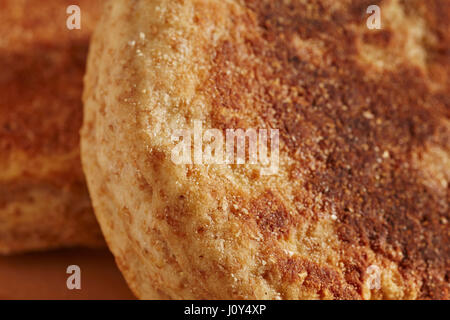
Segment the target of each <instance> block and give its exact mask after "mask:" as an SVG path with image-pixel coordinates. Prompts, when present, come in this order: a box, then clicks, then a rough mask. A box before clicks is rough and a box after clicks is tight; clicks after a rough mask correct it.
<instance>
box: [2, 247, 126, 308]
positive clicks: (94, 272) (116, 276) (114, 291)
mask: <svg viewBox="0 0 450 320" xmlns="http://www.w3.org/2000/svg"><path fill="white" fill-rule="evenodd" d="M71 265H77V266H79V267H80V271H81V273H80V274H81V277H80V280H81V281H80V284H81V289H80V290H78V289H73V290H69V289H68V288H67V284H66V282H67V279H68V277H70V275H71V274H67V273H66V271H67V267H68V266H71ZM0 283H1V285H0V299H1V300H5V299H9V300H12V299H39V300H41V299H64V300H75V299H90V300H92V299H102V300H104V299H106V300H109V299H134V296H133V294H132V293H131V291H130V290H129V289H128V287H127V285H126V283H125V281H124V280H123V277H122V275H121V274H120V272H119V270H118V269H117V267H116V264H115V263H114V258H113V257H112V255H111V254H110V253H109V252H108V251H106V250H88V249H69V250H64V251H50V252H39V253H27V254H20V255H14V256H9V257H0Z"/></svg>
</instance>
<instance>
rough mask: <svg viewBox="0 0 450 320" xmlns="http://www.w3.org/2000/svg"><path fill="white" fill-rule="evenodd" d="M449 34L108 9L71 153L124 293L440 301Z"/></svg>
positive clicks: (424, 24) (209, 0) (266, 1)
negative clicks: (76, 148) (238, 134)
mask: <svg viewBox="0 0 450 320" xmlns="http://www.w3.org/2000/svg"><path fill="white" fill-rule="evenodd" d="M369 5H377V6H378V8H380V10H381V15H380V18H381V25H380V26H381V28H380V29H376V28H375V29H370V28H368V24H367V19H369V18H370V17H371V15H370V14H368V13H367V9H368V7H369ZM369 12H371V13H372V14H376V10H375V11H370V10H369ZM372 18H376V16H372ZM369 25H370V24H369ZM449 37H450V7H449V3H448V1H444V0H433V1H420V0H417V1H395V0H390V1H388V0H385V1H350V0H347V1H334V0H317V1H306V0H290V1H282V0H279V1H274V0H261V1H251V0H248V1H245V0H242V1H240V0H239V1H238V0H227V1H222V0H185V1H168V0H135V1H128V0H114V1H110V2H109V3H108V5H107V6H106V9H105V12H104V15H103V17H102V19H101V22H100V23H99V26H98V28H97V29H96V32H95V34H94V37H93V41H92V43H91V47H90V53H89V58H88V69H87V75H86V77H85V91H84V96H83V99H84V103H85V104H84V111H85V118H84V125H83V129H82V141H81V142H82V145H81V150H82V161H83V166H84V169H85V173H86V175H87V181H88V187H89V190H90V194H91V196H92V200H93V205H94V209H95V212H96V215H97V218H98V220H99V223H100V225H101V228H102V231H103V233H104V235H105V237H106V240H107V242H108V245H109V247H110V248H111V250H112V252H113V254H114V255H115V257H116V260H117V262H118V265H119V267H120V269H121V270H122V272H123V274H124V275H125V278H126V279H127V281H128V283H129V285H130V286H131V288H132V289H133V291H134V292H135V293H136V295H137V296H138V297H140V298H143V299H148V298H173V299H447V298H448V289H449V278H448V275H449V274H448V270H449V227H448V220H449V195H450V194H449V186H448V182H449V178H450V158H449V155H450V143H449V138H450V122H449V117H450V96H449V92H450V81H449V79H450V56H449V52H450V41H449V40H450V38H449ZM237 129H243V130H246V131H245V133H248V132H249V131H248V130H254V131H253V132H257V133H258V138H257V142H258V150H259V151H258V153H257V155H258V157H259V158H258V159H262V158H261V155H263V154H264V150H265V151H267V153H266V155H267V154H268V151H270V152H271V153H270V154H271V155H272V154H274V152H275V155H276V154H277V152H279V153H278V160H277V158H276V157H274V159H273V160H277V161H273V162H271V164H274V166H271V167H270V168H272V169H273V170H267V169H269V167H268V162H267V161H259V160H258V161H256V162H255V161H251V160H252V157H253V155H252V152H254V151H255V150H256V149H252V146H254V142H255V141H254V139H253V138H254V136H252V134H248V137H249V139H247V140H244V143H243V145H244V146H246V147H247V148H246V149H247V150H246V151H245V154H244V155H242V154H241V155H239V154H238V153H239V149H238V146H239V144H235V145H231V146H232V147H230V150H231V151H232V152H231V155H232V156H233V155H234V156H235V157H234V158H233V157H232V158H228V156H229V155H230V154H229V153H228V152H227V157H225V156H224V155H223V150H226V148H225V147H223V148H222V149H221V148H220V147H221V146H223V145H224V144H228V142H229V140H228V139H227V140H226V142H225V141H224V140H223V139H222V138H223V137H224V136H225V135H226V133H228V132H229V130H237ZM199 130H201V131H199ZM277 130H278V131H277ZM261 132H265V138H264V134H262V135H261ZM269 132H271V133H272V132H273V133H274V134H273V135H272V134H270V135H269ZM221 134H222V138H220V135H221ZM252 137H253V138H252ZM269 138H270V139H269ZM199 139H200V140H199ZM201 139H203V140H201ZM233 139H234V138H233ZM244 139H245V137H244ZM252 139H253V140H252ZM237 140H238V139H237ZM269 141H272V142H274V143H272V142H270V143H269ZM264 143H266V145H265V146H266V148H265V149H264V148H262V149H261V148H260V147H261V145H264ZM213 150H214V151H213ZM252 150H253V151H252ZM247 151H248V152H247ZM235 153H236V154H235ZM185 156H186V157H185ZM216 156H217V157H216ZM220 156H222V157H220ZM202 157H204V158H202ZM205 158H207V159H209V160H211V159H212V158H214V159H215V161H206V160H205ZM214 159H213V160H214ZM221 159H222V160H221ZM230 159H231V160H233V159H234V162H233V161H230ZM202 160H203V161H202ZM253 160H254V159H253ZM266 160H267V159H266Z"/></svg>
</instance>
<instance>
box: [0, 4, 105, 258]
mask: <svg viewBox="0 0 450 320" xmlns="http://www.w3.org/2000/svg"><path fill="white" fill-rule="evenodd" d="M70 5H78V6H79V8H80V9H81V29H80V30H69V29H68V28H67V26H66V20H67V19H68V18H69V16H70V15H71V14H73V12H70V13H67V12H66V10H67V8H68V7H69V6H70ZM100 9H101V1H87V0H86V1H57V0H50V1H34V0H33V1H23V0H2V1H0V20H1V21H2V22H1V25H0V70H1V72H0V253H15V252H21V251H27V250H40V249H48V248H56V247H65V246H76V245H89V246H98V245H103V239H102V236H101V232H100V229H99V228H98V225H97V222H96V220H95V216H94V214H93V212H92V208H91V204H90V199H89V195H88V192H87V188H86V185H85V180H84V175H83V172H82V169H81V161H80V151H79V130H80V127H81V123H82V101H81V95H82V84H83V82H82V81H83V75H84V72H85V61H86V57H87V51H88V45H89V38H90V34H91V32H92V30H93V26H94V24H95V22H96V19H97V17H98V16H99V14H100Z"/></svg>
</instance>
